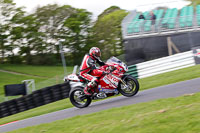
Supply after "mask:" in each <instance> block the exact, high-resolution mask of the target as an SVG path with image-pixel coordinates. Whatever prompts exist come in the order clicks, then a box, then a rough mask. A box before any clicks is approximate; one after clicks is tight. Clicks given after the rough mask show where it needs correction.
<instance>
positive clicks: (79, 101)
mask: <svg viewBox="0 0 200 133" xmlns="http://www.w3.org/2000/svg"><path fill="white" fill-rule="evenodd" d="M69 99H70V101H71V103H72V104H73V105H74V106H75V107H77V108H85V107H87V106H89V105H90V103H91V101H92V100H91V98H90V97H88V96H86V95H85V93H84V92H83V88H81V87H76V88H75V89H73V90H72V91H71V92H70V94H69Z"/></svg>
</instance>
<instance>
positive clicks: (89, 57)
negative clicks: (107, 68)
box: [79, 47, 105, 95]
mask: <svg viewBox="0 0 200 133" xmlns="http://www.w3.org/2000/svg"><path fill="white" fill-rule="evenodd" d="M100 57H101V51H100V49H99V48H97V47H92V48H91V49H90V51H89V54H86V55H85V56H84V58H83V61H82V64H81V67H80V72H79V76H80V77H81V78H84V79H85V80H87V81H89V83H88V84H87V86H86V87H85V88H84V93H85V94H86V95H91V93H89V92H88V91H89V90H90V89H91V88H94V87H96V86H97V84H98V79H97V78H96V77H101V76H102V75H104V74H105V72H103V71H101V70H99V69H97V68H96V63H98V64H99V65H100V66H103V65H105V63H104V62H103V61H101V60H100ZM94 76H96V77H94Z"/></svg>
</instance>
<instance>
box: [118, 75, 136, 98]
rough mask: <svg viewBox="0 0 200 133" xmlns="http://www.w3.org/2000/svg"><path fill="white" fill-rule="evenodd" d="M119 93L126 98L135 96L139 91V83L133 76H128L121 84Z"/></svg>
mask: <svg viewBox="0 0 200 133" xmlns="http://www.w3.org/2000/svg"><path fill="white" fill-rule="evenodd" d="M118 91H119V92H120V93H121V94H122V95H124V96H126V97H131V96H134V95H135V94H137V93H138V91H139V82H138V80H137V79H135V78H134V77H132V76H131V75H126V76H124V77H123V78H122V81H121V82H120V83H119V86H118Z"/></svg>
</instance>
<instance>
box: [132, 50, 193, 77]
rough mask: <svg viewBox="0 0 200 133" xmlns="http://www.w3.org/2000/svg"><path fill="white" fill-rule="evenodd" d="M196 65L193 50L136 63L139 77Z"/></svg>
mask: <svg viewBox="0 0 200 133" xmlns="http://www.w3.org/2000/svg"><path fill="white" fill-rule="evenodd" d="M194 65H195V60H194V55H193V52H192V51H188V52H184V53H179V54H175V55H171V56H168V57H163V58H159V59H155V60H151V61H147V62H143V63H139V64H136V68H137V73H138V78H145V77H149V76H153V75H156V74H161V73H165V72H170V71H173V70H178V69H181V68H186V67H190V66H194Z"/></svg>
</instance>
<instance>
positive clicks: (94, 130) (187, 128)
mask: <svg viewBox="0 0 200 133" xmlns="http://www.w3.org/2000/svg"><path fill="white" fill-rule="evenodd" d="M199 99H200V93H196V94H194V95H187V96H181V97H178V98H168V99H161V100H156V101H152V102H147V103H140V104H134V105H129V106H124V107H120V108H112V109H109V110H105V111H101V112H97V113H92V114H88V115H83V116H76V117H72V118H69V119H64V120H59V121H55V122H52V123H48V124H41V125H37V126H33V127H27V128H24V129H19V130H16V131H11V132H9V133H42V132H45V133H103V132H105V133H133V132H134V133H198V132H199V131H200V108H199V106H200V101H199Z"/></svg>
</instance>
